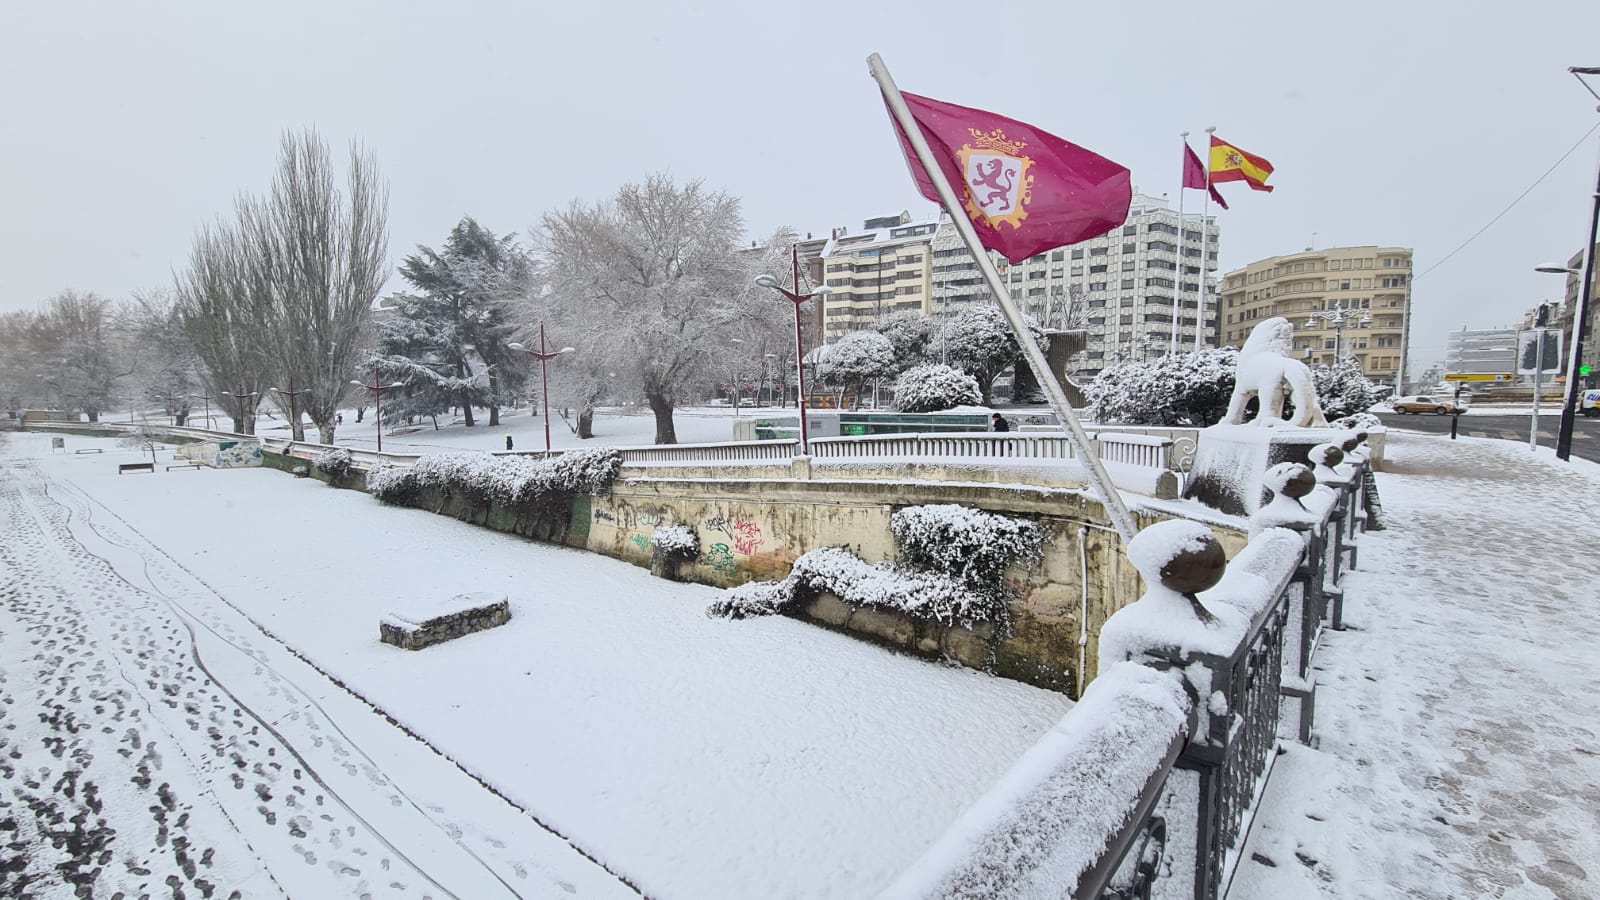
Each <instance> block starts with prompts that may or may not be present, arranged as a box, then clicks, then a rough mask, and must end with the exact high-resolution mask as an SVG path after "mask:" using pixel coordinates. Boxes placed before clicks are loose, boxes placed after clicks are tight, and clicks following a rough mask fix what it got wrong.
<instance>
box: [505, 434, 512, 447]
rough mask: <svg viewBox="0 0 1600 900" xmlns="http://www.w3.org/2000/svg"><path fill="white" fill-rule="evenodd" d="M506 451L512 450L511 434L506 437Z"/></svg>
mask: <svg viewBox="0 0 1600 900" xmlns="http://www.w3.org/2000/svg"><path fill="white" fill-rule="evenodd" d="M506 449H507V450H510V449H511V435H509V434H508V435H506Z"/></svg>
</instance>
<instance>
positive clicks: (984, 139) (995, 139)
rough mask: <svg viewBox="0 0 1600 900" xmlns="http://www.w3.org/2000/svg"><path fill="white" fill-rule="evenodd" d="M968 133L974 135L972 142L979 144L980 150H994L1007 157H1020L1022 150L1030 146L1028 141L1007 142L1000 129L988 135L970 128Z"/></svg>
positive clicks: (993, 130) (991, 131)
mask: <svg viewBox="0 0 1600 900" xmlns="http://www.w3.org/2000/svg"><path fill="white" fill-rule="evenodd" d="M967 132H968V133H969V134H971V135H972V142H973V143H974V144H977V145H978V147H979V148H981V149H984V150H994V151H996V152H998V153H1004V154H1005V155H1007V156H1020V155H1021V154H1022V148H1024V147H1026V146H1028V142H1027V141H1008V140H1006V133H1005V132H1004V131H1001V130H1000V129H998V128H995V129H992V130H990V132H989V133H988V134H984V133H983V132H982V131H979V130H978V129H976V128H968V129H967Z"/></svg>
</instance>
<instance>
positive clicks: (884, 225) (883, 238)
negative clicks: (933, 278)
mask: <svg viewBox="0 0 1600 900" xmlns="http://www.w3.org/2000/svg"><path fill="white" fill-rule="evenodd" d="M938 227H939V220H938V219H937V218H935V217H933V216H928V217H926V218H922V219H913V218H912V217H911V214H910V213H906V212H902V213H901V214H900V215H898V216H883V217H880V218H876V219H868V220H866V222H865V223H864V224H863V226H862V229H861V231H860V232H859V233H857V234H849V233H847V231H846V230H845V229H843V228H837V229H834V233H833V235H832V237H831V238H830V239H829V240H828V243H827V246H825V247H823V249H822V267H823V277H824V278H825V279H826V282H827V285H828V287H830V288H832V289H833V292H832V293H831V294H829V295H827V296H826V298H825V299H824V301H823V335H824V336H825V337H826V339H827V341H828V343H830V344H831V343H833V342H834V341H837V340H838V339H839V338H841V337H843V336H845V335H846V334H849V333H850V332H852V331H865V330H867V329H869V328H871V327H872V326H874V325H876V324H877V323H878V321H879V320H880V319H884V318H887V317H888V316H890V315H891V314H893V313H896V312H899V311H900V310H908V309H909V310H915V311H917V312H920V313H922V314H923V315H927V314H928V312H929V308H928V295H929V281H928V272H929V260H928V244H929V242H930V241H931V240H932V239H933V236H934V232H935V230H936V229H937V228H938Z"/></svg>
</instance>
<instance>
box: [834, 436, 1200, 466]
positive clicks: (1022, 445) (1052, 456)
mask: <svg viewBox="0 0 1600 900" xmlns="http://www.w3.org/2000/svg"><path fill="white" fill-rule="evenodd" d="M1090 440H1091V441H1093V442H1094V445H1095V451H1096V452H1097V453H1099V454H1100V458H1101V459H1102V460H1103V461H1105V462H1109V463H1124V464H1126V465H1131V466H1144V467H1146V468H1154V469H1166V470H1169V471H1170V470H1171V469H1172V454H1171V450H1172V441H1171V440H1170V439H1168V438H1164V437H1156V436H1150V435H1142V434H1094V435H1091V436H1090ZM811 454H812V455H813V456H815V457H816V458H818V459H882V458H887V457H895V458H899V459H906V458H941V459H1034V460H1072V459H1076V458H1077V453H1076V450H1075V448H1074V447H1073V445H1072V442H1071V441H1070V440H1068V439H1067V437H1066V435H1064V434H1061V433H1050V434H1042V433H1026V432H1025V433H1021V434H973V433H963V432H951V433H927V432H919V433H916V434H882V435H871V436H867V437H835V438H817V439H816V440H814V441H812V442H811Z"/></svg>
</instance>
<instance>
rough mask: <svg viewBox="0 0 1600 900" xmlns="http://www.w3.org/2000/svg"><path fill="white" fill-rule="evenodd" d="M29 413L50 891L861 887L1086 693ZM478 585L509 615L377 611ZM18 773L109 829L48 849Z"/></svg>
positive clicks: (25, 539) (28, 679) (15, 649)
mask: <svg viewBox="0 0 1600 900" xmlns="http://www.w3.org/2000/svg"><path fill="white" fill-rule="evenodd" d="M724 421H726V420H724ZM347 425H348V420H347ZM0 437H4V436H0ZM501 437H502V440H503V435H502V436H501ZM10 438H11V442H12V447H11V449H10V451H9V452H7V451H0V528H3V529H4V531H3V533H0V598H4V599H5V602H4V603H0V669H3V670H4V671H3V676H4V681H3V683H0V694H3V695H4V700H5V703H4V704H3V705H0V710H3V714H4V718H3V719H0V722H3V723H4V726H5V728H4V729H3V730H0V745H3V746H0V751H3V752H0V762H3V766H4V767H3V768H0V798H3V799H4V802H6V803H8V804H11V805H10V806H8V807H7V808H6V809H4V810H0V819H4V818H6V817H7V816H10V817H15V818H19V819H22V820H23V828H24V830H23V831H22V834H21V838H20V840H22V841H23V842H24V843H25V844H26V845H27V846H28V848H29V850H28V852H29V853H31V854H36V855H35V856H30V857H29V859H30V861H33V860H36V861H37V870H36V869H35V868H30V869H28V870H27V872H28V873H30V874H34V875H37V877H39V878H41V879H44V880H41V881H39V882H37V884H36V888H37V890H39V891H40V892H41V896H42V895H47V894H48V893H49V891H50V890H56V891H57V892H60V891H61V890H63V889H62V888H60V887H59V885H60V884H61V882H60V880H59V879H61V878H63V877H64V876H63V875H62V874H60V872H62V871H66V872H68V873H70V872H74V871H75V872H77V873H78V874H79V875H80V876H81V877H83V878H86V879H88V880H89V881H90V882H91V883H92V884H93V885H94V886H95V888H96V891H95V896H101V895H104V896H111V894H112V893H113V890H116V889H120V890H126V891H127V892H128V893H129V895H130V896H137V895H138V894H139V893H147V892H148V893H152V894H157V893H159V894H161V895H166V894H167V893H168V890H167V889H168V888H171V887H172V886H173V885H177V886H180V887H183V888H184V889H185V890H186V892H187V893H188V895H189V896H195V893H196V891H197V890H198V888H197V887H192V886H191V885H197V884H198V882H196V881H194V879H195V878H196V877H198V878H203V879H206V880H207V881H208V883H209V884H211V885H213V886H218V887H224V888H228V889H232V888H239V889H240V890H242V891H243V892H244V893H245V894H249V895H252V896H254V895H256V894H266V895H272V894H275V893H284V894H288V895H292V896H297V897H328V896H355V895H357V894H361V893H362V892H363V891H366V892H370V893H371V895H372V896H382V897H389V896H421V895H425V894H431V895H432V896H436V897H437V896H444V895H446V894H447V893H448V894H453V895H455V896H461V897H474V898H476V897H494V896H528V897H535V896H537V897H545V896H569V895H575V896H581V897H609V896H618V895H627V894H630V893H632V890H631V889H630V887H629V885H630V884H631V885H637V887H638V889H639V890H640V891H641V892H643V893H644V894H647V895H649V896H654V897H668V898H670V897H689V898H702V897H706V898H720V897H730V898H731V897H738V898H745V897H752V898H753V897H761V898H777V897H819V898H822V897H826V898H833V897H864V896H870V895H871V894H872V893H873V892H874V891H875V890H877V889H878V888H880V887H882V886H884V885H886V884H887V883H888V882H889V881H890V880H891V879H892V878H893V877H894V876H895V875H896V874H897V873H898V872H899V871H900V870H901V869H903V868H904V867H906V866H907V865H909V864H910V863H911V862H912V861H913V860H915V859H916V858H917V856H918V855H919V854H920V853H921V852H922V851H923V850H924V849H926V848H927V847H928V846H929V845H930V844H931V843H932V842H933V841H934V840H935V839H936V838H938V837H939V836H940V835H941V834H942V833H943V832H944V830H945V829H946V828H947V827H948V826H949V825H950V823H951V822H952V821H954V819H955V818H956V816H957V815H958V814H959V813H960V812H961V810H962V809H963V808H965V807H966V806H967V805H968V804H969V803H971V802H972V801H973V800H974V799H975V798H976V797H978V796H979V795H980V794H982V793H983V792H984V790H985V789H986V788H988V787H989V786H990V785H991V784H993V783H994V782H995V780H996V779H997V778H998V777H999V776H1000V775H1001V774H1002V773H1004V772H1005V771H1006V770H1007V769H1008V768H1009V767H1010V765H1011V764H1012V763H1013V762H1014V761H1015V760H1016V759H1017V758H1018V757H1019V756H1020V755H1021V754H1022V753H1023V752H1025V751H1026V749H1027V748H1028V747H1029V746H1031V745H1032V744H1033V743H1034V742H1035V741H1036V740H1037V739H1038V738H1039V737H1040V736H1041V735H1042V734H1044V733H1045V732H1046V731H1047V730H1048V729H1049V728H1050V727H1051V726H1052V725H1054V724H1055V722H1056V721H1057V720H1058V719H1059V718H1060V717H1061V716H1062V715H1063V714H1064V713H1065V712H1066V711H1067V709H1069V708H1070V706H1071V703H1070V701H1068V700H1067V699H1066V698H1065V697H1063V696H1061V695H1059V694H1055V693H1051V692H1047V691H1041V690H1038V689H1035V688H1031V687H1027V686H1025V685H1022V684H1019V683H1016V682H1010V681H1005V680H1001V679H997V678H992V677H988V676H985V675H982V674H980V673H976V672H973V671H970V670H966V669H961V668H952V667H946V666H941V665H936V664H932V663H928V662H924V661H921V660H917V659H913V658H910V657H906V656H900V655H896V654H893V653H890V652H888V651H885V650H883V649H880V648H878V647H875V646H872V645H869V644H866V643H863V642H860V641H857V640H855V639H852V638H849V637H845V636H842V635H838V634H834V633H831V632H828V631H824V630H822V629H818V628H816V627H814V626H810V625H807V624H804V623H801V622H797V621H793V620H789V619H784V618H769V619H760V620H750V621H740V622H729V621H723V620H713V619H709V618H707V617H706V616H705V608H706V606H707V605H708V603H709V602H710V600H711V599H712V597H713V596H714V594H715V593H716V592H714V591H713V590H712V589H709V588H705V587H702V586H696V585H680V584H672V583H669V582H664V581H661V580H658V579H654V578H651V577H650V576H649V575H648V574H647V573H646V572H645V571H644V570H641V569H638V568H635V567H632V566H629V565H626V564H623V563H620V562H616V561H613V560H609V559H605V558H601V557H597V556H595V555H592V554H588V553H584V552H582V551H577V550H569V549H565V548H560V547H553V546H549V545H542V544H537V543H531V542H528V541H525V540H522V539H520V538H516V537H512V536H508V535H502V534H496V533H493V532H490V531H487V530H484V529H481V528H477V527H474V526H471V525H466V524H463V523H459V522H455V521H453V520H450V519H446V518H443V517H439V516H434V515H431V514H429V513H426V512H422V511H417V510H406V509H396V508H391V507H385V506H382V505H381V504H379V503H377V502H376V501H375V500H373V499H372V498H370V497H367V496H364V495H362V494H358V493H354V492H349V491H339V490H334V489H330V488H328V487H325V486H324V485H322V484H320V483H318V482H315V481H312V480H296V479H293V478H290V477H288V476H286V475H284V474H282V473H280V472H275V471H269V470H263V469H253V470H211V469H201V470H198V471H175V472H170V473H169V472H166V471H165V470H160V471H158V472H157V473H156V474H154V475H146V474H140V475H126V476H119V475H117V474H115V465H114V464H115V463H118V462H123V461H129V460H132V459H134V458H135V457H136V456H137V454H136V453H135V452H134V451H130V450H125V449H120V448H117V447H116V445H115V442H114V441H111V440H101V439H91V438H79V437H75V436H69V437H68V438H67V442H68V447H69V449H78V448H88V447H100V448H103V449H104V450H105V452H104V453H102V454H90V455H77V454H74V453H67V454H60V453H56V454H52V453H51V452H50V450H49V437H48V436H47V435H35V434H18V435H11V436H10ZM619 442H620V441H619ZM384 444H385V447H386V448H387V447H388V445H389V441H388V439H387V438H386V439H385V441H384ZM162 462H163V463H165V462H166V454H165V453H164V454H163V455H162ZM478 590H491V591H496V592H504V593H505V594H508V595H509V597H510V599H511V603H512V611H513V618H512V620H511V622H510V624H508V625H506V626H503V627H501V628H498V629H494V630H492V631H488V632H484V633H481V634H476V635H471V636H468V637H466V638H462V639H460V640H457V641H454V642H451V643H448V644H444V645H440V646H436V647H432V648H429V649H427V650H423V651H418V652H407V651H402V650H398V649H395V648H393V647H389V646H385V645H382V644H380V643H379V642H378V640H377V634H378V627H377V626H378V620H379V618H380V617H381V616H382V615H384V614H385V613H387V612H389V611H391V610H393V609H395V608H397V607H400V606H411V605H413V603H414V602H415V601H427V600H428V599H430V598H435V599H437V598H444V597H449V596H451V595H453V594H457V593H461V592H466V591H478ZM341 685H345V686H348V687H349V689H350V690H351V691H354V692H355V694H358V695H360V697H361V698H364V699H365V700H366V701H369V702H370V703H372V704H374V705H375V706H376V707H378V708H381V709H382V710H383V711H384V713H385V714H387V715H389V716H392V717H393V719H394V720H395V722H396V723H398V725H399V726H401V727H403V728H404V729H408V730H410V731H412V732H414V733H415V734H417V735H419V736H420V737H421V738H422V739H423V740H425V741H427V743H428V744H430V745H432V747H433V748H437V750H438V751H439V752H440V753H442V754H443V756H440V755H437V754H435V753H433V752H431V751H430V750H429V748H428V747H427V746H425V745H423V744H422V743H419V742H418V741H416V740H413V739H412V738H410V737H407V736H406V735H405V733H404V732H403V731H401V730H400V728H396V727H394V725H391V724H390V723H388V722H386V721H385V720H384V719H383V718H381V717H380V716H379V715H377V714H376V713H374V712H373V711H372V709H370V708H369V707H368V706H366V705H365V704H364V703H363V702H361V700H360V699H357V698H356V697H354V696H352V695H351V694H350V693H348V692H346V691H345V690H342V689H341ZM13 703H14V705H13ZM24 710H26V711H27V712H26V713H24ZM34 712H38V713H39V715H38V716H35V715H33V713H34ZM124 751H125V752H124ZM457 764H458V765H459V768H458V767H457ZM469 773H470V774H469ZM475 778H476V779H481V780H482V781H483V782H484V783H485V784H487V785H488V786H489V787H490V788H492V789H493V790H492V791H491V790H488V789H486V788H484V787H483V786H482V785H479V784H478V783H477V782H476V781H474V780H473V779H475ZM88 781H94V783H95V784H96V785H97V788H96V790H97V792H98V793H97V794H96V795H94V796H93V797H90V796H86V794H85V792H84V791H85V790H86V789H83V788H82V787H81V786H82V785H83V784H86V783H87V782H88ZM502 796H503V797H504V798H505V799H502ZM29 798H33V800H37V801H39V802H40V803H43V804H44V806H45V807H53V808H56V809H60V810H62V811H63V812H64V814H65V816H69V817H70V816H71V815H73V814H75V813H76V812H78V811H83V810H85V809H87V810H89V811H88V812H86V816H87V819H86V821H87V823H88V824H89V825H90V826H94V825H95V823H96V822H97V821H100V822H101V823H102V824H103V825H104V826H105V828H104V829H102V830H100V831H95V829H94V828H93V827H91V828H88V829H87V830H88V831H89V832H90V833H89V834H88V835H87V837H86V838H85V839H86V840H88V839H93V840H100V841H102V842H103V846H104V852H105V853H106V854H107V855H106V856H104V857H103V858H102V857H101V856H99V855H98V853H99V851H100V848H101V845H92V846H91V850H92V852H90V853H88V855H87V856H84V854H82V853H78V851H77V849H76V848H77V847H78V846H79V845H78V844H72V845H69V846H68V848H67V849H66V850H62V849H60V848H57V849H55V850H52V851H49V852H48V853H47V852H46V851H45V850H44V849H43V848H42V845H41V844H40V841H41V840H42V838H41V836H40V833H39V828H38V826H37V824H35V823H33V821H32V819H31V818H30V817H31V816H32V815H33V813H32V812H31V811H30V810H32V809H36V808H41V807H33V806H29V805H27V804H28V803H29V802H31V801H30V800H29ZM507 800H509V803H508V802H507ZM18 801H21V802H22V805H17V804H18ZM86 804H87V806H86ZM96 804H99V806H96ZM512 804H515V806H513V805H512ZM516 807H521V808H522V809H523V810H525V811H526V812H525V813H524V812H520V811H519V810H518V809H517V808H516ZM158 810H159V812H158ZM30 829H31V830H30ZM107 830H109V833H107ZM179 837H182V838H183V845H182V847H181V848H179V847H178V846H177V845H178V840H177V839H178V838H179ZM18 839H19V838H16V837H12V838H7V839H6V840H7V841H8V842H9V841H12V840H18ZM180 849H181V853H180V852H179V850H180ZM206 851H210V852H209V853H207V852H206ZM75 853H77V854H78V855H77V857H74V854H75ZM69 857H72V858H76V860H77V863H76V865H77V868H75V869H74V868H71V867H69V869H67V870H57V869H54V868H53V866H54V865H55V864H56V863H57V862H59V861H61V860H62V859H63V858H69ZM32 864H33V863H30V865H32ZM97 866H99V867H103V868H102V869H101V871H99V872H98V874H94V875H92V876H91V875H89V874H86V873H89V872H91V871H92V870H94V869H95V867H97ZM196 867H198V868H196ZM191 870H193V871H191ZM4 877H6V876H5V875H4V874H3V873H0V879H3V878H4ZM51 879H56V880H51ZM4 884H5V882H4V881H3V880H0V885H4ZM393 885H399V887H395V886H393ZM226 895H227V891H226V890H224V891H221V892H220V893H219V894H217V896H226Z"/></svg>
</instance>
